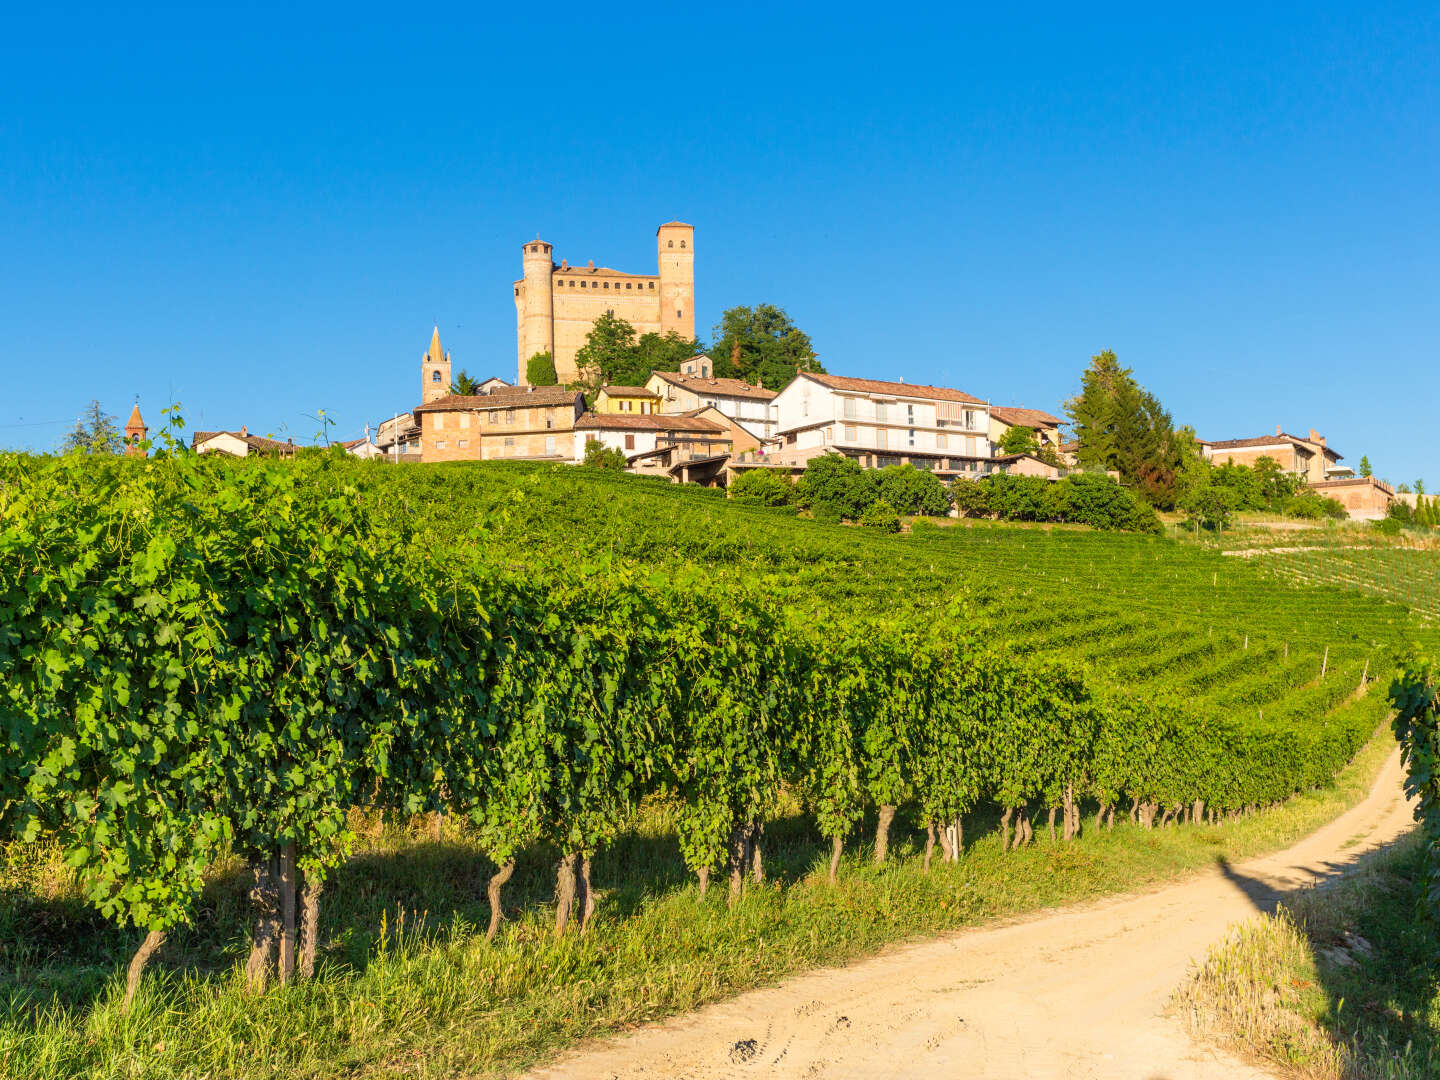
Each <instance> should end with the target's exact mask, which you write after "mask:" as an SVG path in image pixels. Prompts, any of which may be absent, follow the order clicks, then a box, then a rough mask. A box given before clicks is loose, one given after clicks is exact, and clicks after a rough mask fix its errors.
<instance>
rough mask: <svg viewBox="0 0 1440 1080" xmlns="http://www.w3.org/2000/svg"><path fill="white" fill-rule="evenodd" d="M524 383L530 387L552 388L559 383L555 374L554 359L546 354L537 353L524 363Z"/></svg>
mask: <svg viewBox="0 0 1440 1080" xmlns="http://www.w3.org/2000/svg"><path fill="white" fill-rule="evenodd" d="M525 381H526V382H528V383H529V384H530V385H531V386H554V385H555V384H556V383H558V382H559V381H560V379H559V377H558V376H557V375H556V374H555V357H554V356H552V355H551V354H550V353H548V352H537V353H536V354H535V355H534V356H532V357H530V359H529V360H527V361H525Z"/></svg>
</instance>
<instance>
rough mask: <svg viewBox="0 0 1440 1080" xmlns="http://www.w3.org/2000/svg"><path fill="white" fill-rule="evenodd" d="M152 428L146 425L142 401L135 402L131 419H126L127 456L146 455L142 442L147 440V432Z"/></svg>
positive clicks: (131, 411)
mask: <svg viewBox="0 0 1440 1080" xmlns="http://www.w3.org/2000/svg"><path fill="white" fill-rule="evenodd" d="M149 430H150V429H149V428H147V427H146V426H145V420H144V418H143V417H142V416H141V415H140V402H139V401H136V402H135V407H134V408H133V409H131V410H130V419H129V420H127V421H125V456H126V457H144V456H145V451H144V450H142V449H141V448H140V444H141V443H142V442H144V441H145V433H146V432H147V431H149Z"/></svg>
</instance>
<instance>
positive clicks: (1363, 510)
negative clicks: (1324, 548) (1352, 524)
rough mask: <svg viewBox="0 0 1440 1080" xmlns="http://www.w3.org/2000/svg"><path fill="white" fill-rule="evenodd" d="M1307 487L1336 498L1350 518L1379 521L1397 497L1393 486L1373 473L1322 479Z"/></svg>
mask: <svg viewBox="0 0 1440 1080" xmlns="http://www.w3.org/2000/svg"><path fill="white" fill-rule="evenodd" d="M1309 488H1310V490H1311V491H1313V492H1315V494H1317V495H1319V496H1320V497H1321V498H1325V499H1336V500H1338V501H1339V503H1340V505H1341V506H1343V507H1345V512H1346V513H1347V514H1349V515H1350V520H1351V521H1379V520H1380V519H1381V518H1383V517H1385V516H1386V515H1387V514H1389V513H1390V504H1391V503H1392V502H1394V501H1395V499H1396V497H1397V496H1396V494H1395V489H1394V488H1392V487H1391V486H1390V485H1389V484H1387V483H1385V482H1384V481H1383V480H1377V479H1376V478H1375V477H1373V476H1347V477H1341V478H1339V479H1335V480H1321V481H1320V482H1319V483H1315V484H1310V485H1309Z"/></svg>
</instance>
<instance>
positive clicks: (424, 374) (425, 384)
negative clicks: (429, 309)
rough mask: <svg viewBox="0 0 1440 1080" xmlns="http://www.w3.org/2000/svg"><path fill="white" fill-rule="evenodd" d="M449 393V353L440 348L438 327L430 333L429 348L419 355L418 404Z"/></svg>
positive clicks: (427, 403) (426, 403)
mask: <svg viewBox="0 0 1440 1080" xmlns="http://www.w3.org/2000/svg"><path fill="white" fill-rule="evenodd" d="M448 393H450V354H449V353H447V352H445V351H444V350H442V349H441V348H440V327H438V326H437V327H435V329H434V331H433V332H431V334H430V348H428V349H426V350H425V355H423V356H422V357H420V404H422V405H429V404H430V402H432V401H435V400H437V399H438V398H442V397H444V396H445V395H446V394H448Z"/></svg>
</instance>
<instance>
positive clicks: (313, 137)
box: [0, 3, 1440, 488]
mask: <svg viewBox="0 0 1440 1080" xmlns="http://www.w3.org/2000/svg"><path fill="white" fill-rule="evenodd" d="M1361 7H1362V5H1352V4H1347V5H1325V4H1305V5H1293V6H1283V7H1282V6H1278V5H1254V4H1249V5H1244V6H1241V7H1235V8H1222V7H1220V6H1218V5H1202V6H1199V7H1196V8H1194V9H1193V10H1190V11H1178V10H1176V9H1173V6H1172V5H1153V4H1147V5H1143V6H1136V7H1133V8H1107V9H1103V10H1102V9H1097V8H1095V7H1093V6H1081V7H1079V8H1077V7H1075V6H1074V5H1063V6H1060V5H1057V6H1054V7H1046V6H1034V7H1030V8H1026V9H1019V8H1013V7H1012V8H1005V10H1004V11H1003V12H1002V11H1001V9H1000V8H999V7H997V6H987V7H985V8H983V9H982V8H974V9H967V8H965V7H963V6H962V7H956V6H953V5H947V6H943V7H934V8H926V7H918V6H904V5H902V6H897V7H894V8H889V7H886V6H885V5H873V4H866V5H856V6H854V7H848V6H846V5H845V4H827V5H825V6H823V7H818V6H817V7H798V6H777V5H705V6H699V5H696V6H693V7H690V8H688V9H685V10H680V9H670V8H667V7H665V6H664V5H660V6H657V5H638V6H636V5H631V6H629V7H628V9H627V6H626V5H623V4H606V5H584V4H575V3H557V4H551V5H510V6H507V7H505V8H503V9H499V8H497V10H491V6H490V5H474V4H470V5H464V6H456V7H449V6H447V5H444V4H430V5H420V6H415V7H412V8H407V9H401V8H396V7H394V6H376V7H367V6H365V5H362V4H350V5H347V6H344V7H330V8H326V7H321V6H318V5H314V6H306V7H305V8H303V9H301V8H299V7H298V6H297V7H294V8H292V7H290V6H286V7H270V8H266V7H260V6H254V7H247V8H245V9H243V10H242V9H238V8H237V9H235V10H230V11H219V10H209V9H206V10H201V8H202V6H200V5H185V6H175V7H169V8H161V7H145V8H143V9H141V8H132V7H128V6H123V5H122V6H116V5H108V6H106V7H96V8H94V9H86V8H81V7H78V6H66V7H65V8H64V9H63V10H44V11H42V10H40V8H41V6H40V5H32V7H31V10H30V11H28V12H26V13H22V14H15V13H12V12H7V13H5V14H4V15H3V16H0V20H3V22H0V25H3V30H4V32H3V33H0V364H3V367H4V376H5V378H4V382H3V384H0V385H3V390H0V445H5V446H12V447H13V446H30V447H36V448H48V447H50V446H52V445H54V443H55V442H56V440H57V439H58V438H59V437H60V436H61V435H62V434H63V432H64V430H65V429H66V427H67V426H68V425H69V424H70V423H73V418H74V417H75V415H76V414H77V413H78V412H79V411H80V409H81V408H82V407H83V406H84V404H85V403H86V402H87V401H88V400H89V399H90V398H92V397H98V398H99V399H101V401H102V402H103V403H104V404H105V405H106V406H107V408H108V409H109V411H111V412H113V413H115V414H117V415H118V416H120V418H121V419H122V421H123V419H124V416H125V415H126V414H127V413H128V411H129V407H130V403H131V402H132V401H133V400H134V398H135V395H137V394H139V395H140V399H141V403H142V407H143V409H144V410H145V413H146V415H147V417H148V418H149V419H151V420H152V422H153V421H155V420H157V419H158V418H159V417H158V414H159V410H160V409H161V408H162V407H163V406H164V405H166V404H167V403H168V402H170V401H172V400H178V401H180V402H181V403H183V406H184V415H185V416H186V417H187V418H188V419H189V421H190V423H191V426H192V427H200V428H228V427H239V426H240V425H241V424H242V423H243V424H248V425H249V427H250V429H251V430H252V431H268V432H274V433H277V434H282V435H284V434H291V435H294V436H295V437H296V439H297V441H306V440H308V439H309V438H310V437H311V436H312V435H313V433H314V432H315V430H316V427H317V425H316V424H315V422H314V421H312V420H310V419H307V417H306V415H305V414H307V413H314V412H315V411H316V410H317V409H320V408H324V409H326V410H327V411H328V412H329V413H330V415H331V416H332V417H334V419H335V420H336V421H337V425H338V431H339V433H340V434H342V435H344V436H354V435H358V434H360V433H361V431H362V430H363V425H364V423H365V422H366V421H367V420H370V421H372V422H373V421H375V420H378V419H380V418H381V417H382V416H386V415H389V414H390V413H392V412H394V411H396V410H397V409H402V408H408V407H409V406H411V405H413V404H414V403H415V401H416V398H417V396H418V384H419V378H418V373H419V358H420V354H421V352H422V351H423V349H424V347H425V345H426V344H427V342H428V339H429V333H430V327H431V324H432V323H433V322H436V321H438V322H439V325H440V330H441V334H442V337H443V340H444V342H445V345H446V347H447V348H448V349H449V350H450V351H451V352H452V353H453V355H454V358H455V362H456V365H457V367H458V366H464V367H466V368H467V369H468V370H470V371H471V372H472V373H473V374H477V375H486V374H490V373H498V374H501V375H503V376H505V377H507V378H513V376H514V358H515V315H514V306H513V299H512V296H511V290H510V283H511V281H512V280H513V279H514V278H516V277H517V276H519V273H520V244H521V242H522V241H524V240H525V239H527V238H529V237H533V236H534V235H535V234H536V233H537V232H539V233H540V234H541V235H542V236H544V238H545V239H547V240H549V241H551V242H552V243H554V244H555V255H556V258H557V259H560V258H567V259H569V261H570V262H572V263H577V262H578V263H582V264H583V263H584V262H585V261H587V260H589V259H594V260H596V262H597V263H601V264H604V265H610V266H614V267H617V268H620V269H624V270H630V271H633V272H648V271H650V270H651V268H652V267H653V266H654V259H655V249H654V230H655V226H656V225H657V224H659V223H660V222H662V221H668V220H670V219H673V218H679V219H682V220H685V221H689V222H692V223H693V224H694V225H695V226H696V278H697V310H698V312H699V325H700V326H703V327H707V328H708V327H710V326H712V325H713V324H714V323H715V322H716V321H718V317H719V315H720V312H721V311H722V310H723V309H724V308H726V307H729V306H733V305H736V304H753V303H758V302H770V303H776V304H779V305H781V306H783V307H785V308H786V309H787V310H788V311H789V312H790V313H791V315H792V316H793V317H794V318H795V320H796V321H797V322H798V323H799V324H800V325H801V326H802V327H803V328H804V329H805V330H807V331H808V332H809V333H810V334H811V336H812V338H813V339H814V341H815V344H816V348H817V350H818V351H819V353H820V355H821V359H822V361H823V362H824V363H825V364H826V366H827V367H828V368H829V370H831V371H834V372H838V373H841V374H851V375H867V376H873V377H882V378H895V377H903V378H905V379H907V380H909V381H915V382H934V383H940V384H946V385H953V386H957V387H960V388H962V389H964V390H967V391H969V392H971V393H974V394H978V395H980V396H982V397H984V398H987V399H989V400H992V401H995V402H1000V403H1010V404H1016V403H1023V404H1025V405H1030V406H1036V407H1043V408H1049V409H1051V410H1057V411H1058V410H1059V408H1060V406H1061V403H1062V402H1063V400H1064V399H1065V398H1066V397H1068V396H1069V395H1070V394H1072V393H1074V392H1075V390H1076V389H1077V388H1078V380H1079V374H1080V372H1081V370H1082V368H1083V367H1084V365H1085V363H1086V361H1087V359H1088V357H1089V356H1090V354H1092V353H1094V352H1097V351H1099V350H1100V349H1103V348H1113V349H1114V350H1116V352H1117V353H1118V354H1119V356H1120V358H1121V360H1122V362H1124V363H1125V364H1127V365H1129V366H1131V367H1133V368H1134V369H1135V372H1136V375H1137V377H1138V378H1139V379H1140V380H1141V382H1143V383H1144V384H1145V385H1147V386H1148V387H1150V388H1151V389H1152V390H1154V391H1155V392H1156V393H1157V394H1159V396H1160V397H1161V399H1162V401H1164V403H1165V404H1166V405H1167V406H1168V407H1169V409H1170V410H1171V412H1172V413H1173V414H1174V415H1175V417H1176V419H1177V421H1178V422H1184V423H1191V424H1193V425H1194V426H1195V427H1196V429H1197V430H1198V431H1199V432H1200V434H1201V435H1203V436H1206V437H1209V438H1227V437H1238V436H1244V435H1250V434H1263V433H1266V432H1269V431H1272V430H1273V429H1274V426H1275V425H1276V424H1277V423H1278V424H1283V425H1285V427H1286V428H1287V430H1291V431H1297V432H1301V431H1305V430H1308V429H1309V428H1310V427H1315V428H1318V429H1319V430H1320V431H1321V432H1322V433H1324V434H1326V435H1327V436H1328V437H1329V439H1330V442H1331V445H1333V446H1336V447H1337V448H1338V449H1339V450H1340V451H1341V452H1342V453H1344V454H1345V455H1346V456H1347V459H1348V460H1349V461H1351V462H1352V463H1355V462H1358V460H1359V457H1360V455H1361V454H1362V453H1363V454H1367V455H1368V456H1369V457H1370V459H1371V461H1372V462H1374V464H1375V467H1376V471H1377V473H1379V474H1380V475H1383V476H1386V477H1389V478H1390V479H1392V480H1394V481H1396V482H1399V481H1413V480H1414V479H1415V478H1416V477H1420V476H1426V477H1429V478H1430V479H1431V484H1432V486H1433V487H1435V488H1440V449H1437V447H1440V440H1437V438H1436V437H1435V434H1434V431H1433V427H1434V418H1435V416H1436V413H1437V405H1440V345H1437V343H1440V198H1437V193H1440V138H1437V136H1440V77H1437V74H1436V73H1437V72H1440V8H1437V7H1436V6H1435V5H1434V4H1433V3H1432V4H1426V5H1415V6H1411V7H1406V6H1399V5H1379V6H1367V7H1366V10H1359V9H1360V8H1361ZM702 336H707V335H706V334H704V333H702Z"/></svg>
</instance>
